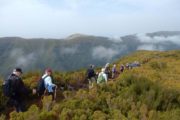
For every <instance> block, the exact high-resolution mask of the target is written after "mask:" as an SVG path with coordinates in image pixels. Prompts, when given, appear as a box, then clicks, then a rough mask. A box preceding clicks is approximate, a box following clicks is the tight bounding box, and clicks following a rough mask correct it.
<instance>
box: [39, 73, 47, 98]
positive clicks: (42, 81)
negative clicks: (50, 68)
mask: <svg viewBox="0 0 180 120" xmlns="http://www.w3.org/2000/svg"><path fill="white" fill-rule="evenodd" d="M47 77H48V75H47V76H45V77H44V78H42V77H41V79H40V80H39V82H38V85H37V92H38V94H39V95H40V96H41V95H43V94H44V91H45V90H46V88H45V84H44V79H45V78H47Z"/></svg>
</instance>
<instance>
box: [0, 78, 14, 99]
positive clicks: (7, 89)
mask: <svg viewBox="0 0 180 120" xmlns="http://www.w3.org/2000/svg"><path fill="white" fill-rule="evenodd" d="M2 91H3V94H4V96H6V97H10V96H11V95H13V91H12V87H11V79H10V77H9V78H8V79H7V80H5V81H4V83H3V85H2Z"/></svg>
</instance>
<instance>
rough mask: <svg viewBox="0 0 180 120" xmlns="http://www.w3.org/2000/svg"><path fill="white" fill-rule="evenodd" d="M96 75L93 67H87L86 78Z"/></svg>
mask: <svg viewBox="0 0 180 120" xmlns="http://www.w3.org/2000/svg"><path fill="white" fill-rule="evenodd" d="M95 76H96V74H95V72H94V69H93V68H89V69H88V70H87V78H89V79H90V78H92V77H95Z"/></svg>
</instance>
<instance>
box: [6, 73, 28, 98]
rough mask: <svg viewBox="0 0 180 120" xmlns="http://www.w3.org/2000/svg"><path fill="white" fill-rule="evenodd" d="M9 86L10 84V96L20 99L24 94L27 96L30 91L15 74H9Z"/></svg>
mask: <svg viewBox="0 0 180 120" xmlns="http://www.w3.org/2000/svg"><path fill="white" fill-rule="evenodd" d="M9 80H10V86H11V91H12V94H11V96H10V97H11V98H14V99H22V98H23V97H24V96H27V95H28V94H30V93H31V90H30V89H28V88H26V87H25V85H24V83H23V81H22V79H21V78H20V77H18V76H17V75H15V74H11V75H10V77H9Z"/></svg>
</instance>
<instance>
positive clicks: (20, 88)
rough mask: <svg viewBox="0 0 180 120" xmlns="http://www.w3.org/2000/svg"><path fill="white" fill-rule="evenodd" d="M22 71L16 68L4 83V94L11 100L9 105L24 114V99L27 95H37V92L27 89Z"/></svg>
mask: <svg viewBox="0 0 180 120" xmlns="http://www.w3.org/2000/svg"><path fill="white" fill-rule="evenodd" d="M21 75H22V69H21V68H15V69H14V70H13V73H12V74H11V75H10V76H9V77H8V79H7V80H5V81H4V83H3V93H4V95H5V96H6V97H8V98H9V100H8V102H7V105H8V106H12V107H15V108H16V111H17V112H24V111H25V106H24V99H25V98H26V97H27V95H29V94H31V93H33V94H35V93H36V90H35V89H33V90H30V89H28V88H26V87H25V85H24V83H23V81H22V79H21Z"/></svg>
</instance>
